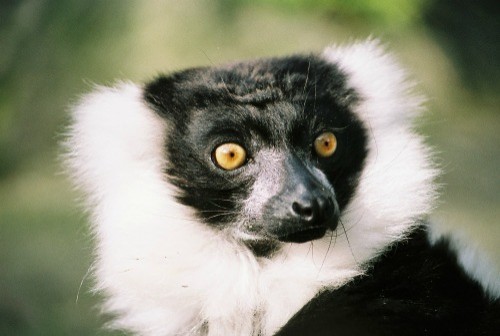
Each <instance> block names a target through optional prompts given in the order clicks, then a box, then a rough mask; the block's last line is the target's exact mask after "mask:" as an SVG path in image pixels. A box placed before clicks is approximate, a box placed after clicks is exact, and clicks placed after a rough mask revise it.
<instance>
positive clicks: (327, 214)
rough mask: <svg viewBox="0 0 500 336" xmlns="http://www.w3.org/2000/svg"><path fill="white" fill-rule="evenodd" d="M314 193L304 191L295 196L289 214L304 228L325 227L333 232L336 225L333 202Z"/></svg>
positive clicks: (324, 196) (318, 193)
mask: <svg viewBox="0 0 500 336" xmlns="http://www.w3.org/2000/svg"><path fill="white" fill-rule="evenodd" d="M315 191H316V192H315ZM315 191H312V192H311V191H308V190H307V191H306V190H305V191H302V192H301V193H300V194H298V195H296V196H297V197H296V199H295V200H294V201H293V203H292V211H291V212H292V214H293V216H295V217H296V218H298V219H299V220H300V222H301V223H302V224H303V225H304V226H308V227H309V226H325V227H327V228H329V229H332V230H333V229H335V227H334V226H335V224H334V223H336V218H335V213H336V209H335V202H334V200H333V199H331V198H329V197H328V196H326V195H321V194H320V192H318V191H317V190H315Z"/></svg>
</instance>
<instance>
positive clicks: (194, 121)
mask: <svg viewBox="0 0 500 336" xmlns="http://www.w3.org/2000/svg"><path fill="white" fill-rule="evenodd" d="M144 96H145V99H146V101H147V102H148V103H149V104H150V105H151V106H152V107H153V109H154V110H155V111H156V112H157V113H158V114H159V115H160V116H162V117H163V118H165V119H166V121H167V125H168V127H169V132H167V134H168V135H167V139H166V141H165V149H164V150H165V155H166V157H167V160H166V162H167V166H166V168H165V173H166V176H167V179H168V180H169V182H170V183H172V184H173V185H175V186H176V187H177V188H178V191H179V194H178V199H179V201H180V202H182V203H184V204H185V205H188V206H190V207H192V208H194V209H195V213H196V214H197V216H198V217H199V218H200V219H201V220H202V221H203V222H205V223H206V224H207V225H210V226H212V227H214V228H216V229H220V230H223V231H227V232H228V233H229V234H230V235H232V236H234V238H236V239H238V240H242V241H244V242H245V243H246V244H247V245H248V246H250V247H251V248H252V249H253V250H254V251H255V252H258V253H261V254H262V253H263V254H265V253H269V252H270V251H272V250H274V249H275V248H277V247H279V246H280V245H281V242H295V243H301V242H306V241H310V240H313V239H317V238H321V237H323V236H324V235H325V233H326V231H327V230H335V229H336V227H337V225H338V220H339V217H340V215H341V213H342V211H343V210H344V209H345V208H346V205H347V204H348V203H349V200H350V198H351V197H352V196H353V193H354V191H355V188H356V186H357V179H358V177H359V174H360V172H361V170H362V167H363V163H364V160H365V157H366V152H367V150H366V147H367V132H366V130H365V128H364V127H363V125H362V124H361V122H360V121H359V120H358V119H357V117H356V116H355V115H354V114H353V113H352V108H353V107H355V106H356V104H357V103H358V102H359V98H358V97H357V95H356V93H355V92H354V91H353V90H352V89H349V88H348V87H347V85H346V80H345V76H344V74H342V73H341V72H340V70H339V69H338V68H337V67H336V66H335V65H334V64H331V63H327V62H325V61H324V60H322V59H320V58H318V57H316V56H294V57H289V58H279V59H268V60H259V61H258V62H246V63H237V64H231V65H228V66H225V67H220V68H197V69H191V70H186V71H183V72H179V73H174V74H172V75H169V76H166V77H159V78H158V79H156V80H155V81H153V82H152V83H150V84H149V85H147V86H146V88H145V93H144Z"/></svg>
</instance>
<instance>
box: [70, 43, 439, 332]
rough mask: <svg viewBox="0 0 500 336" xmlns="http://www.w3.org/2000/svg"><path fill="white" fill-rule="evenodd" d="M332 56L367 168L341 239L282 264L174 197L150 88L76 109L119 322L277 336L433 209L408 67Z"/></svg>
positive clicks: (109, 92) (381, 58) (100, 258)
mask: <svg viewBox="0 0 500 336" xmlns="http://www.w3.org/2000/svg"><path fill="white" fill-rule="evenodd" d="M323 56H324V58H325V59H327V60H328V61H330V62H333V63H336V64H338V65H339V67H340V69H341V70H342V71H343V72H345V73H346V74H347V76H348V85H350V86H351V87H353V88H354V89H355V91H356V92H358V93H359V95H360V98H361V103H360V104H359V105H358V106H357V107H356V108H355V113H356V114H357V115H358V116H359V118H360V119H361V120H362V122H363V123H364V124H365V127H366V129H367V130H369V144H368V146H369V148H368V149H369V154H368V158H367V161H366V166H365V169H364V170H363V173H362V175H361V179H360V183H359V187H358V188H357V191H356V193H355V196H354V198H353V200H352V202H351V203H350V205H349V206H348V209H346V211H345V212H344V214H343V216H342V223H343V224H344V227H342V225H339V229H338V232H337V234H334V235H333V237H330V236H327V237H324V238H323V239H320V240H317V241H314V242H313V243H305V244H289V245H286V246H284V248H283V249H282V251H281V252H280V253H278V254H277V255H275V256H274V257H273V258H272V259H266V258H256V257H255V256H254V255H253V254H252V253H251V252H250V251H249V250H248V249H247V248H246V247H245V246H244V245H242V244H240V243H238V242H236V241H235V240H234V239H232V238H230V237H229V236H228V235H222V234H220V233H219V232H216V231H213V230H211V229H210V228H209V227H207V226H205V225H203V224H201V223H199V222H198V221H197V220H196V219H195V217H194V216H193V214H192V213H191V210H190V209H188V208H187V207H185V206H183V205H181V204H179V203H178V202H176V200H175V199H174V198H173V195H174V194H175V190H174V187H173V186H172V185H170V184H169V183H168V182H167V181H166V179H165V177H164V174H163V167H164V166H165V162H166V161H165V160H167V158H165V155H164V147H163V146H164V141H165V135H166V132H168V125H166V123H165V121H164V120H162V119H161V118H160V117H158V116H157V115H156V114H155V113H154V112H153V111H152V110H151V109H150V108H148V107H147V106H146V104H145V103H144V101H143V98H142V87H140V86H137V85H134V84H131V83H122V84H119V85H117V87H116V88H104V87H100V88H97V89H96V90H95V91H94V92H93V93H91V94H89V95H87V96H86V97H84V99H83V100H82V101H81V103H80V104H79V105H78V106H77V107H76V108H75V110H74V123H73V128H72V129H71V135H70V139H69V140H68V143H67V145H68V146H69V148H70V154H69V160H68V161H69V164H70V166H71V169H72V172H73V177H74V179H75V180H76V181H77V184H78V185H79V187H80V188H81V189H82V190H83V191H84V192H85V193H86V195H87V197H88V198H87V199H88V207H89V208H90V209H91V211H92V221H93V230H94V232H95V236H96V242H97V247H96V255H97V260H96V264H95V278H96V285H97V289H98V290H100V291H102V292H103V293H104V294H105V296H106V302H105V306H104V308H105V310H106V311H107V312H110V313H113V314H114V315H116V319H115V320H114V322H113V326H114V327H116V328H122V329H127V330H132V331H135V332H137V334H140V335H147V336H159V335H257V334H259V333H262V335H272V334H273V333H274V332H276V331H277V330H278V329H279V328H280V327H281V326H282V325H283V324H285V323H286V321H287V320H288V319H289V318H290V317H291V316H292V315H293V314H294V313H295V312H297V311H298V310H299V309H300V308H301V307H302V306H303V305H304V304H305V303H306V302H307V301H308V300H310V299H311V298H312V297H313V296H314V295H315V294H317V293H318V291H319V290H320V289H322V288H325V287H329V288H336V287H338V286H341V285H343V284H345V283H346V282H348V281H349V280H351V279H352V278H353V277H354V276H356V275H359V274H361V273H363V272H364V271H365V269H366V267H367V265H368V263H369V261H370V260H372V259H373V258H374V257H376V256H377V255H379V254H380V253H382V252H383V251H384V250H385V249H386V248H387V246H388V245H390V244H391V243H392V242H394V241H396V240H398V239H402V238H403V237H404V236H405V234H406V233H407V232H408V231H409V229H410V228H411V227H413V226H414V225H416V224H417V221H418V220H419V219H421V218H423V217H425V215H427V214H428V213H429V211H430V210H431V208H432V202H433V199H434V196H435V191H434V188H433V183H432V180H433V178H434V176H435V174H436V171H435V170H434V169H433V168H432V166H431V165H430V163H429V159H428V154H429V153H428V151H427V149H426V147H425V146H424V145H423V143H422V141H421V138H420V137H419V136H417V135H416V134H414V132H413V131H412V129H411V121H412V119H413V117H414V116H415V115H416V114H418V112H419V110H420V108H419V105H420V102H419V100H418V99H415V98H414V97H413V96H412V95H411V94H410V92H409V91H410V89H411V86H410V85H409V84H408V83H407V81H406V79H405V75H404V73H403V72H402V70H401V69H400V68H399V66H397V65H396V63H395V62H394V61H393V59H392V58H391V57H390V56H388V55H387V54H385V53H384V52H383V50H382V49H381V48H380V47H379V46H378V45H377V43H376V42H373V41H368V42H365V43H359V44H354V45H351V46H347V47H341V48H337V47H332V48H329V49H327V50H326V51H325V53H324V54H323ZM346 232H347V238H348V240H347V239H346V234H345V233H346Z"/></svg>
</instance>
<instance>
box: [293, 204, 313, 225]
mask: <svg viewBox="0 0 500 336" xmlns="http://www.w3.org/2000/svg"><path fill="white" fill-rule="evenodd" d="M292 209H293V211H294V212H295V213H296V214H297V215H299V217H300V218H301V219H304V220H308V221H310V220H312V219H313V218H314V209H313V207H312V205H311V204H300V203H298V202H293V204H292Z"/></svg>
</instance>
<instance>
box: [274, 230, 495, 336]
mask: <svg viewBox="0 0 500 336" xmlns="http://www.w3.org/2000/svg"><path fill="white" fill-rule="evenodd" d="M428 231H429V229H428V228H427V227H424V226H422V227H419V228H418V229H416V230H414V231H413V232H412V234H411V235H410V236H409V237H408V238H407V239H405V240H402V241H400V242H398V243H396V244H394V245H393V246H391V247H390V248H389V249H388V250H387V251H386V253H384V254H383V255H382V256H380V258H379V259H378V260H377V261H376V262H375V263H374V264H373V265H372V267H371V268H370V269H369V270H368V271H367V273H366V274H365V275H362V276H359V277H357V278H356V279H354V280H353V281H351V282H350V283H349V284H347V285H346V286H343V287H341V288H339V289H336V290H335V291H328V290H325V291H323V292H321V293H320V294H318V295H317V296H316V297H315V298H314V299H313V300H311V301H310V302H309V303H308V304H307V305H306V306H304V308H302V310H300V311H299V312H298V313H297V314H296V315H295V316H294V317H293V318H292V319H291V320H290V321H289V322H288V323H287V324H286V325H285V326H284V327H283V328H282V329H281V331H280V332H279V333H278V334H277V335H279V336H284V335H331V334H332V332H333V330H335V335H368V334H369V335H497V333H498V332H499V331H500V301H499V300H498V298H497V299H495V298H491V297H489V296H488V295H487V294H485V292H484V288H483V287H484V285H483V286H482V284H480V283H479V282H478V281H476V280H473V279H472V278H471V276H470V275H469V273H468V272H467V271H466V270H464V268H463V266H462V265H461V263H460V260H459V256H457V254H456V253H455V252H454V248H453V246H452V245H453V241H452V240H450V239H449V238H440V239H439V240H437V241H434V242H433V241H432V239H429V233H428Z"/></svg>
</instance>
